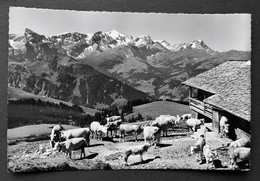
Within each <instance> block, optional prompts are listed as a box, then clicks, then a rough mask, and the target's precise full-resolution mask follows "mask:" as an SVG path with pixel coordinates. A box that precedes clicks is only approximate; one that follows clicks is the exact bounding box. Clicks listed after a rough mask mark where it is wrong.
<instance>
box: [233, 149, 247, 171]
mask: <svg viewBox="0 0 260 181" xmlns="http://www.w3.org/2000/svg"><path fill="white" fill-rule="evenodd" d="M250 151H251V149H250V148H247V147H239V148H234V149H232V150H229V157H230V165H229V166H230V168H231V169H235V168H236V167H237V159H239V160H241V161H244V162H246V163H247V164H250V163H249V161H250Z"/></svg>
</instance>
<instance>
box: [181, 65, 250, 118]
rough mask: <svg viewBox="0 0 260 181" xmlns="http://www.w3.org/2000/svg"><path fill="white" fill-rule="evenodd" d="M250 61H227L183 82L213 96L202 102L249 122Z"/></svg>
mask: <svg viewBox="0 0 260 181" xmlns="http://www.w3.org/2000/svg"><path fill="white" fill-rule="evenodd" d="M250 67H251V61H250V60H247V61H233V60H232V61H228V62H225V63H223V64H221V65H219V66H217V67H214V68H212V69H210V70H208V71H206V72H204V73H201V74H199V75H197V76H195V77H193V78H191V79H189V80H186V81H185V82H183V84H186V85H188V86H191V87H195V88H198V89H201V90H204V91H207V92H211V93H213V94H214V95H212V96H210V97H208V98H206V99H205V100H203V101H204V102H206V103H208V104H210V105H213V106H216V107H219V108H221V109H223V110H225V111H227V112H230V113H231V114H234V115H236V116H238V117H240V118H243V119H246V120H248V121H250V117H251V116H250V115H251V79H250V76H251V70H250Z"/></svg>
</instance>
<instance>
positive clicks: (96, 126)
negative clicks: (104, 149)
mask: <svg viewBox="0 0 260 181" xmlns="http://www.w3.org/2000/svg"><path fill="white" fill-rule="evenodd" d="M90 131H91V133H92V138H94V134H95V135H96V139H97V140H98V138H99V137H100V140H101V139H102V134H106V133H107V127H106V126H103V125H100V123H99V122H97V121H93V122H92V123H91V124H90Z"/></svg>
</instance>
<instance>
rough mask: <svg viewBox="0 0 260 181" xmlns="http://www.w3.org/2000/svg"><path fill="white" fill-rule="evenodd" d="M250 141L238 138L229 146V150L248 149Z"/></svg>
mask: <svg viewBox="0 0 260 181" xmlns="http://www.w3.org/2000/svg"><path fill="white" fill-rule="evenodd" d="M250 142H251V141H250V139H248V138H240V139H238V140H236V141H233V142H231V143H230V144H229V149H234V148H238V147H249V146H250Z"/></svg>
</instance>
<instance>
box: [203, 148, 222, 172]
mask: <svg viewBox="0 0 260 181" xmlns="http://www.w3.org/2000/svg"><path fill="white" fill-rule="evenodd" d="M203 155H204V157H205V159H206V164H207V169H208V166H209V162H211V163H212V164H213V160H214V159H215V158H218V154H217V150H214V151H213V150H211V148H210V146H209V145H205V146H204V147H203Z"/></svg>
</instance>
